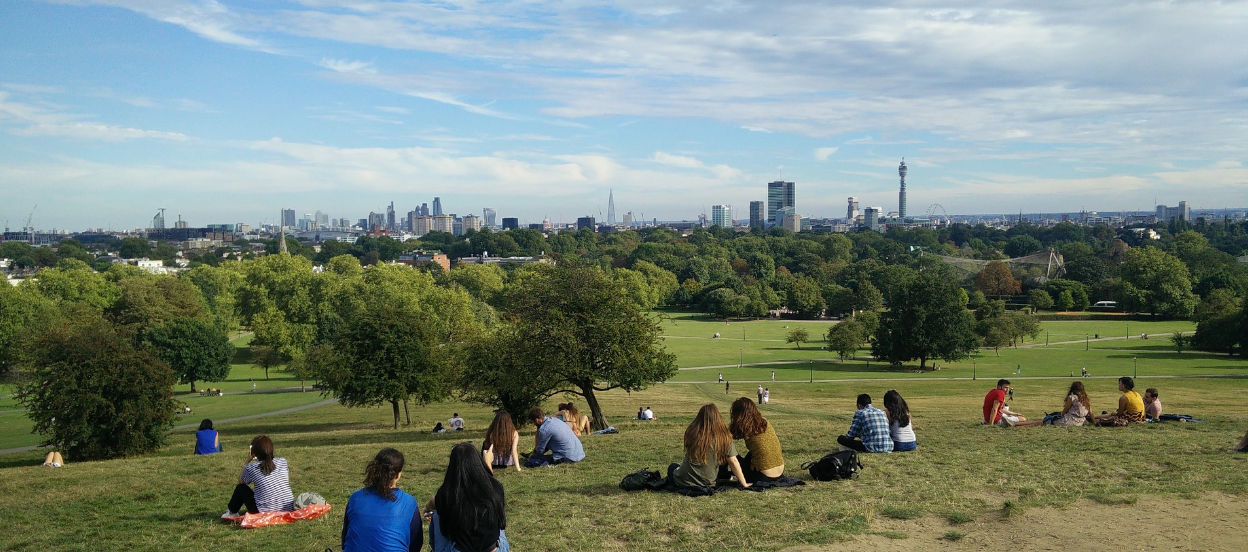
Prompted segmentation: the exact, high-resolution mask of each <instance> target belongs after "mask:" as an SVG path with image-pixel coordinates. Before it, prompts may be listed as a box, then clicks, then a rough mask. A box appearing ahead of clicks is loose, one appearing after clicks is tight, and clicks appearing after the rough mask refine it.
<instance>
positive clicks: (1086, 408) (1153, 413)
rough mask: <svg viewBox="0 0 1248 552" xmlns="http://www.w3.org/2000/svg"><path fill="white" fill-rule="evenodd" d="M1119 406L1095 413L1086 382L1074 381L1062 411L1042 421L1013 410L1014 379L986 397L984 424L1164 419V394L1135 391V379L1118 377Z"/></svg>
mask: <svg viewBox="0 0 1248 552" xmlns="http://www.w3.org/2000/svg"><path fill="white" fill-rule="evenodd" d="M1118 391H1119V392H1121V393H1122V395H1121V396H1120V397H1119V398H1118V409H1117V410H1115V411H1113V412H1109V411H1102V412H1101V415H1099V416H1093V415H1092V402H1091V401H1090V400H1089V399H1088V392H1087V389H1086V388H1085V387H1084V385H1083V382H1082V381H1076V382H1072V383H1071V384H1070V389H1069V390H1068V391H1066V395H1065V397H1066V398H1065V402H1064V404H1063V405H1062V410H1061V411H1060V412H1053V413H1049V414H1046V415H1045V416H1044V418H1043V419H1040V420H1030V421H1029V420H1027V417H1026V416H1024V415H1022V414H1021V413H1019V412H1016V411H1014V410H1011V409H1010V406H1009V405H1008V404H1006V397H1007V396H1008V397H1010V398H1013V396H1014V391H1013V387H1012V386H1011V384H1010V380H1007V379H1002V380H998V381H997V387H996V388H995V389H993V390H991V391H989V392H988V394H987V395H985V396H984V419H983V423H985V424H992V425H999V426H1003V427H1026V426H1037V425H1054V426H1062V427H1070V426H1081V425H1084V424H1085V423H1087V424H1093V425H1098V426H1106V427H1122V426H1126V425H1128V424H1131V423H1135V422H1145V421H1160V420H1162V419H1163V418H1162V416H1163V414H1162V408H1161V396H1160V394H1159V393H1158V392H1157V390H1156V389H1154V388H1151V387H1150V388H1148V389H1146V390H1144V395H1143V396H1140V394H1139V393H1137V392H1136V391H1135V380H1134V379H1132V378H1130V377H1127V376H1123V377H1121V378H1118Z"/></svg>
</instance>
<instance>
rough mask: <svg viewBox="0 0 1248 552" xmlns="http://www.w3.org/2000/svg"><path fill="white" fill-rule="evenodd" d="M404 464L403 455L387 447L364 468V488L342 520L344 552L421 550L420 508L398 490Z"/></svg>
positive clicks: (413, 500) (412, 498)
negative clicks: (358, 551) (361, 551)
mask: <svg viewBox="0 0 1248 552" xmlns="http://www.w3.org/2000/svg"><path fill="white" fill-rule="evenodd" d="M404 463H405V461H404V459H403V453H401V452H399V451H397V450H394V449H392V448H384V449H381V451H380V452H378V453H377V456H375V457H373V459H372V461H370V462H369V463H368V465H367V466H366V467H365V468H364V488H363V489H360V490H358V491H355V492H354V493H352V494H351V498H349V499H348V500H347V511H346V514H344V515H343V518H342V550H343V552H352V551H356V550H367V551H369V552H417V551H419V550H420V547H421V546H422V545H423V544H424V533H422V532H421V530H420V505H419V504H417V502H416V498H415V497H413V496H412V495H409V494H407V493H405V492H403V490H402V489H399V488H397V485H398V484H399V478H401V477H402V476H403V465H404Z"/></svg>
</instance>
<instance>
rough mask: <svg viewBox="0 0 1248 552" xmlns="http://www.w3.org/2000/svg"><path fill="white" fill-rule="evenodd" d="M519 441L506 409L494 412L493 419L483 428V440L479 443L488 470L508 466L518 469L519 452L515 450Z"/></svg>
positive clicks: (518, 435)
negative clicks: (488, 425)
mask: <svg viewBox="0 0 1248 552" xmlns="http://www.w3.org/2000/svg"><path fill="white" fill-rule="evenodd" d="M519 442H520V432H519V431H516V424H514V423H512V421H511V414H508V413H507V411H506V410H499V411H498V412H495V413H494V421H492V422H490V428H489V429H487V430H485V441H484V442H482V443H481V457H482V458H483V459H484V460H485V465H487V466H489V467H490V471H494V470H504V469H507V467H508V466H511V467H514V468H516V471H521V470H520V454H519V453H518V452H517V451H516V450H517V444H516V443H519Z"/></svg>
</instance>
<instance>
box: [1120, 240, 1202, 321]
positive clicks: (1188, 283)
mask: <svg viewBox="0 0 1248 552" xmlns="http://www.w3.org/2000/svg"><path fill="white" fill-rule="evenodd" d="M1121 274H1122V280H1123V290H1122V293H1123V297H1122V302H1123V306H1124V307H1126V308H1127V310H1129V311H1135V312H1148V313H1152V314H1154V315H1158V316H1165V317H1168V318H1188V317H1191V316H1192V312H1193V311H1195V309H1196V301H1197V298H1196V295H1195V294H1194V293H1192V280H1191V277H1190V276H1189V273H1188V271H1187V266H1186V265H1184V264H1183V262H1182V261H1180V260H1179V259H1178V258H1177V257H1175V256H1173V255H1171V254H1169V253H1166V252H1165V251H1162V250H1160V249H1157V248H1156V247H1151V246H1150V247H1137V248H1134V249H1132V250H1130V251H1128V252H1127V253H1126V258H1125V260H1124V261H1123V263H1122V267H1121Z"/></svg>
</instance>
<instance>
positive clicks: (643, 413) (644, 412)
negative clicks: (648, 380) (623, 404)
mask: <svg viewBox="0 0 1248 552" xmlns="http://www.w3.org/2000/svg"><path fill="white" fill-rule="evenodd" d="M637 419H638V420H644V421H647V422H650V421H654V420H656V419H657V418H655V417H654V411H653V410H651V409H650V407H648V406H647V407H645V408H641V407H638V408H637Z"/></svg>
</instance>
